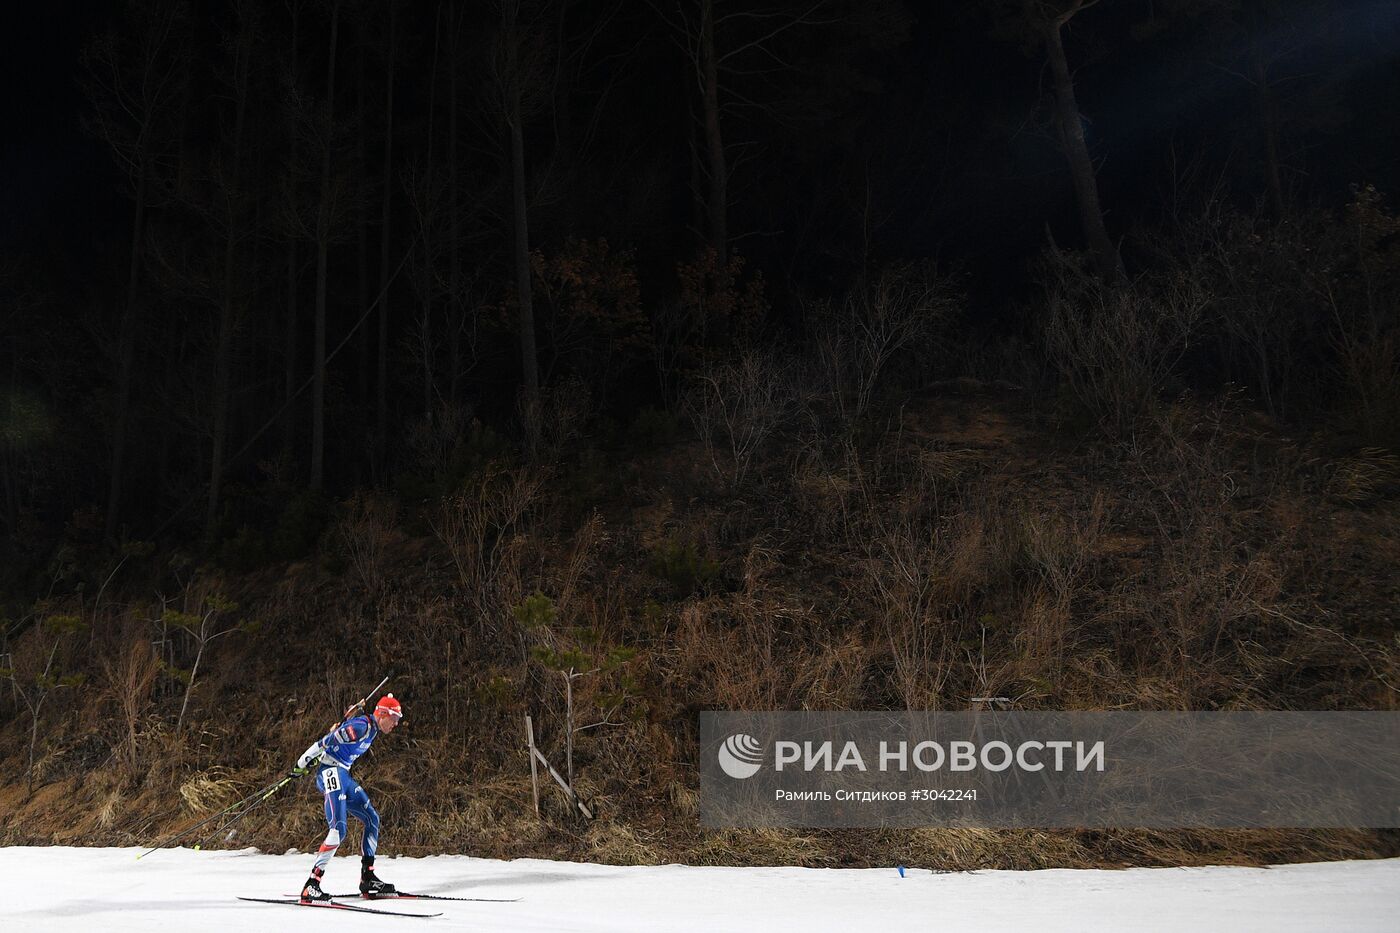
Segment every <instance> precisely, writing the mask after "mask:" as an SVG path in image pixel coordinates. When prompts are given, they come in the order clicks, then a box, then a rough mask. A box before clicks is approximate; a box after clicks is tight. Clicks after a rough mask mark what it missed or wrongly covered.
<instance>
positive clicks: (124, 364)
mask: <svg viewBox="0 0 1400 933" xmlns="http://www.w3.org/2000/svg"><path fill="white" fill-rule="evenodd" d="M138 145H139V144H138ZM137 166H138V167H137V172H138V173H139V175H138V177H137V180H136V214H135V216H134V217H133V218H132V221H131V264H130V267H129V269H128V272H127V280H126V307H125V309H123V311H122V323H121V335H120V337H119V338H118V349H117V392H116V403H115V406H114V410H113V412H112V472H111V476H110V477H109V478H108V487H107V521H106V533H107V537H108V538H114V537H116V534H117V525H118V524H119V523H120V521H121V508H122V494H123V492H124V491H125V485H126V438H127V432H128V430H129V428H130V422H131V377H132V371H133V369H134V368H135V365H136V333H135V331H136V321H137V316H138V312H137V308H136V294H137V290H138V283H139V282H140V279H141V260H142V248H143V246H144V240H145V237H146V176H147V169H146V165H145V156H144V153H143V154H141V155H140V156H139V161H138V163H137Z"/></svg>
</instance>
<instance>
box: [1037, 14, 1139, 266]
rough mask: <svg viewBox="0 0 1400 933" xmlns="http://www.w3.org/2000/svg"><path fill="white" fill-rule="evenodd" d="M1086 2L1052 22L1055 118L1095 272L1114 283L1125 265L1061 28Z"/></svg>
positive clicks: (1049, 35)
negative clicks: (1109, 224) (1106, 213)
mask: <svg viewBox="0 0 1400 933" xmlns="http://www.w3.org/2000/svg"><path fill="white" fill-rule="evenodd" d="M1083 5H1084V4H1083V0H1076V2H1075V4H1074V6H1073V7H1072V8H1071V9H1070V10H1069V11H1068V12H1066V13H1064V14H1062V15H1060V16H1059V17H1057V18H1056V19H1054V20H1053V21H1052V22H1051V23H1050V27H1049V29H1048V30H1047V33H1046V40H1045V48H1046V54H1047V55H1048V57H1049V59H1050V71H1051V73H1052V74H1053V76H1054V81H1055V110H1056V117H1057V119H1058V122H1059V125H1060V140H1061V142H1062V144H1063V146H1064V151H1065V158H1066V160H1068V162H1069V170H1070V176H1071V178H1072V179H1073V180H1074V199H1075V203H1076V204H1077V205H1078V207H1079V222H1080V225H1081V226H1082V227H1083V229H1084V238H1085V240H1087V241H1088V244H1089V252H1090V253H1091V254H1092V256H1093V257H1094V268H1095V271H1096V272H1097V273H1098V275H1099V277H1100V278H1102V279H1104V280H1105V281H1110V282H1112V281H1117V280H1119V279H1120V278H1122V275H1123V264H1122V260H1121V259H1120V258H1119V256H1118V250H1117V249H1116V248H1115V247H1114V246H1113V241H1112V240H1110V239H1109V237H1108V230H1107V228H1106V227H1105V226H1104V221H1103V207H1102V206H1101V205H1100V203H1099V187H1098V179H1097V178H1095V176H1094V163H1093V161H1092V160H1091V159H1090V158H1089V147H1088V144H1087V143H1086V142H1085V141H1084V126H1083V124H1082V123H1081V120H1080V115H1079V103H1078V101H1076V100H1075V96H1074V79H1073V78H1072V77H1071V75H1070V72H1069V63H1068V62H1067V61H1066V60H1065V47H1064V42H1063V39H1062V36H1061V29H1062V28H1063V27H1064V25H1065V24H1066V23H1068V22H1069V21H1070V19H1071V18H1073V16H1074V15H1075V14H1076V13H1078V12H1079V11H1080V9H1082V8H1083Z"/></svg>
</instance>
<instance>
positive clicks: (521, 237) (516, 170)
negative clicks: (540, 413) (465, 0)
mask: <svg viewBox="0 0 1400 933" xmlns="http://www.w3.org/2000/svg"><path fill="white" fill-rule="evenodd" d="M519 5H520V4H519V0H505V2H504V3H503V4H502V5H501V9H502V14H503V18H504V19H505V34H506V36H505V37H506V56H507V60H506V70H507V72H508V74H507V75H506V101H505V103H506V122H507V123H508V124H509V126H510V165H511V190H512V195H513V203H514V208H515V210H514V219H515V250H514V252H515V289H516V298H517V300H518V301H519V302H520V362H521V372H522V374H523V376H524V389H525V406H526V410H527V412H529V415H528V417H527V419H526V420H527V421H528V422H529V424H527V425H526V429H527V431H528V432H529V433H530V442H531V444H530V446H531V448H532V449H533V447H534V440H535V438H534V432H535V423H534V422H535V418H534V412H535V410H536V408H537V407H538V405H539V397H540V376H539V360H538V355H537V352H536V349H535V308H534V303H533V301H532V300H531V294H530V223H529V218H528V216H527V213H526V210H527V209H526V204H525V134H524V132H523V128H522V127H521V125H520V120H521V117H520V80H521V75H520V63H519V58H520V36H519V34H518V31H517V28H516V18H517V16H518V14H519Z"/></svg>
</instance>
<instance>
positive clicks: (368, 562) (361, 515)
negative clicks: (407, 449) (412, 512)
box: [336, 492, 400, 596]
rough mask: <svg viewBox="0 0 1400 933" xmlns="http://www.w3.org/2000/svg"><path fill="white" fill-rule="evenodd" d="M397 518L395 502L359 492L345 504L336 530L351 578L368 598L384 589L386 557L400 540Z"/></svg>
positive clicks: (386, 568) (397, 511)
mask: <svg viewBox="0 0 1400 933" xmlns="http://www.w3.org/2000/svg"><path fill="white" fill-rule="evenodd" d="M398 517H399V509H398V503H397V502H396V501H395V500H393V499H389V498H385V497H383V496H377V495H374V494H373V493H364V492H359V493H356V494H355V495H354V496H352V497H351V498H350V501H349V502H347V503H346V505H345V517H344V518H343V519H341V521H340V524H339V525H338V526H337V527H336V535H337V537H338V538H339V539H340V543H341V545H342V546H343V547H344V548H345V553H346V555H347V556H348V557H349V558H350V566H351V568H352V569H353V570H354V572H355V576H356V577H357V578H358V579H359V581H360V585H361V586H363V587H364V588H365V591H366V592H368V593H369V594H370V595H371V596H378V595H379V594H380V593H381V592H382V591H383V589H384V584H385V581H386V576H387V571H388V563H387V562H388V556H389V553H390V551H391V550H392V548H393V545H394V543H395V541H397V540H398V538H399V537H400V535H399V533H398Z"/></svg>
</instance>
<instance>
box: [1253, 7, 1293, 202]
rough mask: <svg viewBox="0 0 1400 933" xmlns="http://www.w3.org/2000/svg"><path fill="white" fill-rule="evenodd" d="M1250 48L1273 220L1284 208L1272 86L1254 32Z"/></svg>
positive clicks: (1276, 114) (1276, 112)
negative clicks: (1251, 48)
mask: <svg viewBox="0 0 1400 933" xmlns="http://www.w3.org/2000/svg"><path fill="white" fill-rule="evenodd" d="M1252 51H1253V57H1254V89H1255V91H1256V93H1257V103H1258V106H1259V123H1260V125H1261V126H1262V127H1263V130H1264V170H1265V175H1264V177H1265V181H1266V183H1267V184H1268V186H1269V207H1270V209H1271V210H1272V211H1273V215H1274V220H1282V219H1283V215H1284V212H1285V210H1286V207H1285V205H1284V200H1283V173H1282V171H1281V170H1280V167H1279V153H1278V111H1277V110H1275V108H1274V94H1273V88H1271V87H1270V86H1269V71H1268V68H1267V67H1266V66H1265V64H1264V53H1263V51H1262V50H1261V49H1260V48H1259V40H1258V38H1257V34H1256V38H1255V40H1254V43H1253V50H1252Z"/></svg>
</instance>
